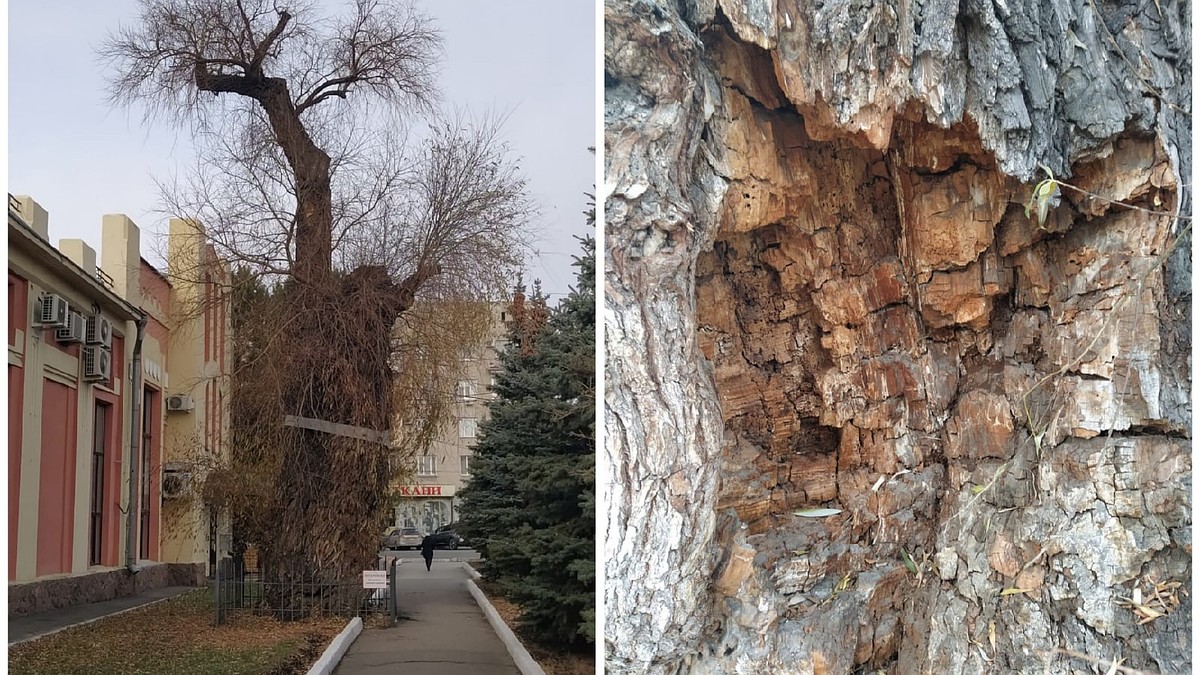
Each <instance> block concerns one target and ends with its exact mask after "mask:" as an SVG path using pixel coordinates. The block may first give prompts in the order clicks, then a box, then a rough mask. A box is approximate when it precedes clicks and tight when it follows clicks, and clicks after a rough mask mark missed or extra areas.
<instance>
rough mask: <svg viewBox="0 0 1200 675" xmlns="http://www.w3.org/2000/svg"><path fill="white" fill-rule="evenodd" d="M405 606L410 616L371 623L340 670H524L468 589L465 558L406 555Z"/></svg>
mask: <svg viewBox="0 0 1200 675" xmlns="http://www.w3.org/2000/svg"><path fill="white" fill-rule="evenodd" d="M397 575H398V576H397V580H396V581H397V596H398V597H399V607H400V612H401V614H402V615H404V616H406V617H407V619H406V620H402V621H400V623H399V624H398V625H397V626H396V627H394V628H368V629H365V630H363V632H362V635H360V636H359V637H358V639H357V640H355V642H354V644H353V645H351V646H350V650H349V651H348V652H347V653H346V656H345V657H343V658H342V662H341V664H340V665H339V666H338V668H337V670H335V671H334V674H335V675H384V674H391V673H405V674H406V675H426V674H428V675H450V674H457V673H463V674H465V673H479V674H480V675H520V671H519V670H517V667H516V665H514V664H513V662H512V658H511V657H509V655H508V651H507V650H506V649H505V648H504V643H502V642H501V641H500V638H498V637H496V633H495V631H493V630H492V627H491V625H489V624H488V622H487V619H486V618H484V616H483V611H482V610H480V609H479V605H478V604H476V602H475V599H474V598H472V597H471V594H470V592H468V591H467V571H466V569H464V567H463V563H457V562H455V563H440V564H439V561H437V560H434V562H433V570H432V571H428V572H427V571H425V562H424V561H423V560H417V561H412V560H406V561H405V562H404V564H402V565H400V569H399V570H398V572H397Z"/></svg>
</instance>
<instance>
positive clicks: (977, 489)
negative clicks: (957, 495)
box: [971, 485, 984, 495]
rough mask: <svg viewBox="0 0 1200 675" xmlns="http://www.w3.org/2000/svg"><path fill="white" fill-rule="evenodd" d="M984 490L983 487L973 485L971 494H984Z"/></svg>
mask: <svg viewBox="0 0 1200 675" xmlns="http://www.w3.org/2000/svg"><path fill="white" fill-rule="evenodd" d="M983 490H984V487H983V486H982V485H972V486H971V494H973V495H977V494H979V493H980V492H983Z"/></svg>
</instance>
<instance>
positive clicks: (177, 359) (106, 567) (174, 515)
mask: <svg viewBox="0 0 1200 675" xmlns="http://www.w3.org/2000/svg"><path fill="white" fill-rule="evenodd" d="M169 242H170V243H169V249H170V253H169V256H168V261H169V265H171V266H176V267H179V268H181V269H182V268H184V267H185V266H186V267H188V268H189V269H190V270H192V271H193V272H196V274H192V275H190V276H188V275H180V276H177V277H174V278H172V277H170V276H169V275H164V274H163V273H162V272H160V271H159V270H157V269H155V268H154V267H153V266H152V265H151V264H150V263H149V262H147V261H146V260H145V259H144V258H143V257H142V256H141V237H140V230H139V228H138V227H137V225H135V224H134V223H133V221H131V220H130V219H129V218H127V217H126V216H123V215H109V216H104V218H103V220H102V247H101V248H102V250H101V254H100V261H99V265H97V253H96V251H94V250H93V249H91V248H90V247H89V246H88V245H87V244H86V243H85V242H83V241H82V240H77V239H76V240H72V239H64V240H60V242H59V246H58V247H57V248H55V247H54V246H52V245H51V244H50V242H49V215H48V214H47V212H46V210H45V209H43V208H42V207H41V206H40V205H38V204H37V202H35V201H34V200H33V199H32V198H30V197H13V196H11V195H10V197H9V249H8V268H9V272H8V274H9V304H8V308H9V529H8V532H9V542H8V546H9V571H8V575H9V615H10V616H15V615H22V614H27V613H32V612H37V611H43V610H46V609H51V608H53V607H60V606H66V605H71V604H78V603H83V602H92V601H97V600H104V599H109V598H113V597H119V596H122V595H128V594H132V593H136V592H138V591H140V590H142V589H145V588H152V587H155V586H160V585H166V584H178V583H185V584H186V583H199V582H200V580H202V579H203V577H204V576H205V573H206V571H207V565H206V563H207V562H208V560H209V559H210V558H211V555H210V553H215V552H216V551H215V548H216V547H217V545H218V544H219V543H220V537H219V536H217V535H215V534H214V532H213V528H212V527H196V526H195V522H194V521H196V520H197V513H198V510H199V509H200V508H201V507H199V506H197V504H196V503H197V502H198V500H197V499H194V498H192V497H194V495H189V494H188V491H187V489H186V487H187V486H186V484H187V481H186V474H187V473H188V472H187V470H186V469H187V468H188V467H191V466H193V464H191V463H187V464H185V463H180V462H178V461H177V458H178V457H181V456H184V457H188V458H192V457H195V453H192V452H191V448H184V447H183V444H182V442H181V441H179V440H178V439H179V437H180V435H179V434H176V433H174V432H175V431H176V430H177V429H180V428H184V427H189V428H191V427H194V428H198V429H200V431H199V432H197V433H195V434H194V436H192V437H193V438H196V439H201V442H202V443H204V444H205V447H207V448H208V449H209V450H210V452H212V453H219V452H223V451H224V446H223V443H224V439H225V438H227V437H228V432H227V429H228V410H227V409H226V405H225V401H226V399H227V394H226V393H225V392H227V388H228V377H227V374H228V372H229V361H228V349H227V347H226V345H227V343H228V339H229V331H228V311H227V306H226V305H227V303H221V302H218V301H214V302H213V303H212V305H211V307H210V308H209V311H208V312H205V313H203V316H200V315H194V313H192V314H189V313H187V312H179V311H176V310H178V309H179V308H180V307H182V306H185V305H187V304H188V303H187V302H181V299H183V298H188V297H191V296H195V295H200V296H203V294H205V293H207V294H210V296H212V297H214V298H216V297H217V296H215V295H213V294H215V293H216V292H217V290H216V289H218V288H220V287H221V285H222V284H225V285H226V286H227V284H228V268H227V267H226V266H224V265H223V264H221V263H220V261H218V260H216V258H215V255H213V252H212V248H211V246H206V245H204V244H203V243H202V242H203V230H202V229H200V228H199V227H198V226H196V225H195V224H194V223H188V222H184V221H175V222H172V224H171V232H170V238H169ZM189 242H190V243H189ZM185 263H186V265H185ZM139 337H140V339H139ZM196 353H200V354H203V355H205V357H206V358H204V359H201V360H199V361H198V360H197V359H196V358H194V354H196ZM206 387H207V389H206ZM193 395H195V396H196V398H197V399H199V401H198V402H197V403H195V404H193V403H191V401H192V400H193V399H192V398H191V396H193ZM173 416H174V417H173ZM189 421H190V425H189ZM185 503H186V504H187V506H183V505H184V504H185ZM210 520H212V519H210ZM203 523H204V524H206V525H211V523H210V522H209V521H203ZM226 531H227V527H226ZM226 538H227V537H226ZM226 546H227V544H226Z"/></svg>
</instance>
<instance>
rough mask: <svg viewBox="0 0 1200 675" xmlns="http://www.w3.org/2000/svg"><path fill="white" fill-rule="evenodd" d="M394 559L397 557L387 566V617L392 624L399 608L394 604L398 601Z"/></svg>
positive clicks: (394, 623) (394, 622) (396, 618)
mask: <svg viewBox="0 0 1200 675" xmlns="http://www.w3.org/2000/svg"><path fill="white" fill-rule="evenodd" d="M396 561H397V558H392V562H391V565H390V566H389V567H388V617H389V618H391V620H392V625H393V626H395V625H396V621H397V620H398V619H399V616H398V614H399V608H398V607H397V606H396V605H397V603H398V602H399V598H398V597H397V595H398V594H397V593H396Z"/></svg>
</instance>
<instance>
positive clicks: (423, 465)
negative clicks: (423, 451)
mask: <svg viewBox="0 0 1200 675" xmlns="http://www.w3.org/2000/svg"><path fill="white" fill-rule="evenodd" d="M417 475H418V476H436V475H437V458H436V457H434V456H433V455H421V456H420V457H418V458H417Z"/></svg>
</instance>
